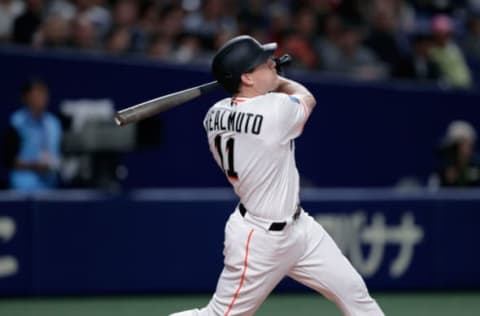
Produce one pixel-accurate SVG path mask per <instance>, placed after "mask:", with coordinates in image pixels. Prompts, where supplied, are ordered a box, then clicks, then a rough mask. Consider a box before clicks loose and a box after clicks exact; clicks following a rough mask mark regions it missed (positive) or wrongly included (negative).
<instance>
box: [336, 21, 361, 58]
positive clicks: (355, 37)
mask: <svg viewBox="0 0 480 316" xmlns="http://www.w3.org/2000/svg"><path fill="white" fill-rule="evenodd" d="M360 41H361V34H360V32H359V31H356V30H354V29H353V28H348V29H346V30H344V31H343V33H342V35H341V37H340V40H339V42H338V44H339V47H340V49H341V50H342V51H343V52H344V54H345V55H347V56H349V55H353V54H354V53H355V52H356V51H357V49H358V47H359V45H360Z"/></svg>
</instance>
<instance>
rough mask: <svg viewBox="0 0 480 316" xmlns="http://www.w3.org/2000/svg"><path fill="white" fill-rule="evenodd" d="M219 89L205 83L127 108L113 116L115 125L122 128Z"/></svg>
mask: <svg viewBox="0 0 480 316" xmlns="http://www.w3.org/2000/svg"><path fill="white" fill-rule="evenodd" d="M218 87H220V84H219V83H218V82H217V81H212V82H209V83H205V84H202V85H199V86H196V87H193V88H189V89H185V90H182V91H177V92H174V93H171V94H168V95H164V96H161V97H159V98H156V99H152V100H148V101H146V102H143V103H140V104H137V105H134V106H131V107H128V108H126V109H123V110H121V111H118V112H117V113H116V114H115V123H116V124H117V125H118V126H123V125H126V124H129V123H134V122H138V121H140V120H142V119H145V118H147V117H150V116H153V115H155V114H158V113H160V112H163V111H166V110H168V109H171V108H173V107H175V106H177V105H180V104H182V103H185V102H187V101H190V100H192V99H194V98H196V97H199V96H200V95H202V94H205V93H207V92H210V91H213V90H215V89H217V88H218Z"/></svg>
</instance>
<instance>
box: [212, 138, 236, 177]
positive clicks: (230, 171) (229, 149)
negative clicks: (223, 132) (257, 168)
mask: <svg viewBox="0 0 480 316" xmlns="http://www.w3.org/2000/svg"><path fill="white" fill-rule="evenodd" d="M234 144H235V139H233V137H230V138H228V139H227V143H226V146H225V151H226V154H227V155H228V161H227V168H225V163H224V161H223V148H222V136H220V135H217V136H216V137H215V148H216V149H217V152H218V156H219V157H220V162H221V164H222V168H223V171H224V172H225V173H226V174H227V176H228V177H229V178H230V179H231V180H238V174H237V172H236V171H235V168H234V165H233V147H234Z"/></svg>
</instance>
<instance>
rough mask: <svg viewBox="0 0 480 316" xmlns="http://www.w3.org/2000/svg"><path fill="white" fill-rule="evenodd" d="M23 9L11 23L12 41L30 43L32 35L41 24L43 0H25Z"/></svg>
mask: <svg viewBox="0 0 480 316" xmlns="http://www.w3.org/2000/svg"><path fill="white" fill-rule="evenodd" d="M25 5H26V8H25V11H24V12H23V13H22V14H21V15H19V16H18V17H17V18H16V19H15V22H14V24H13V41H14V42H15V43H18V44H32V43H33V36H34V35H35V32H37V30H38V28H39V27H40V25H41V24H42V10H43V0H26V4H25Z"/></svg>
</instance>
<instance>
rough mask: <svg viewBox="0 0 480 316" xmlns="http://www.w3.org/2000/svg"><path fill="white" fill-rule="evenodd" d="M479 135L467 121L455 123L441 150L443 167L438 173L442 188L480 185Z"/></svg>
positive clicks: (451, 124) (448, 131)
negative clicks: (476, 143)
mask: <svg viewBox="0 0 480 316" xmlns="http://www.w3.org/2000/svg"><path fill="white" fill-rule="evenodd" d="M476 139H477V133H476V131H475V129H474V128H473V126H472V125H471V124H470V123H468V122H466V121H453V122H452V123H450V125H449V126H448V128H447V132H446V135H445V137H444V140H443V143H442V145H441V146H440V148H439V155H440V157H441V159H442V166H441V167H440V170H439V171H438V173H437V175H436V176H437V177H438V180H439V183H440V185H441V186H444V187H464V186H476V185H479V184H480V164H479V161H478V159H477V157H475V142H476Z"/></svg>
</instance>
